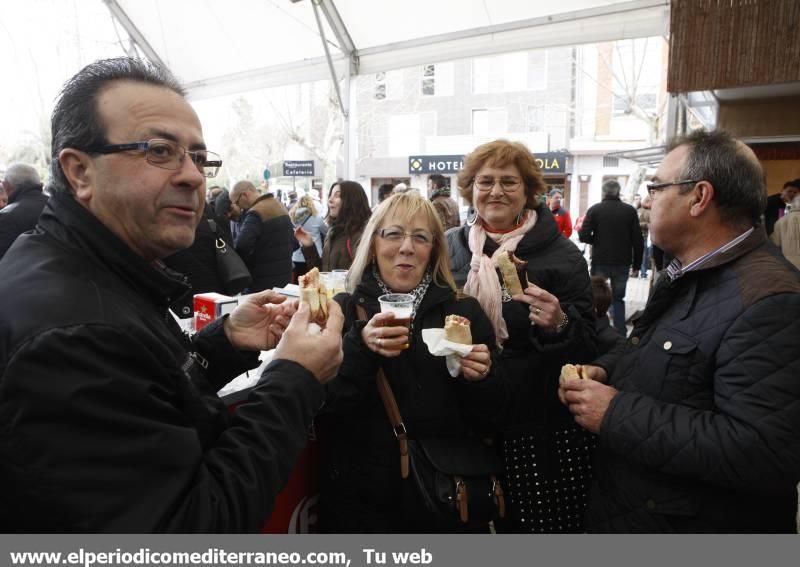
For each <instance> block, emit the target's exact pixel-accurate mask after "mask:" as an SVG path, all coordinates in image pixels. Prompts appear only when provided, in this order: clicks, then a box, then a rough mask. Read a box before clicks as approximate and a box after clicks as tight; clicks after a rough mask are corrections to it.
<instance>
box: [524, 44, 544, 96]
mask: <svg viewBox="0 0 800 567" xmlns="http://www.w3.org/2000/svg"><path fill="white" fill-rule="evenodd" d="M546 88H547V51H545V50H544V49H538V50H536V51H529V52H528V90H531V91H543V90H544V89H546Z"/></svg>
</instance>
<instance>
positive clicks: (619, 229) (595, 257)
mask: <svg viewBox="0 0 800 567" xmlns="http://www.w3.org/2000/svg"><path fill="white" fill-rule="evenodd" d="M578 238H580V241H581V242H585V243H587V244H591V245H592V265H595V266H596V265H598V264H608V265H612V266H630V267H632V268H633V269H635V270H638V269H639V267H640V266H641V265H642V254H643V252H644V239H643V238H642V229H641V227H640V226H639V215H638V214H637V213H636V209H634V208H633V207H632V206H630V205H628V204H627V203H623V202H622V201H620V200H619V197H606V198H605V199H603V201H602V202H600V203H598V204H596V205H592V206H591V207H589V210H588V211H586V216H585V217H584V218H583V225H581V229H580V230H579V231H578Z"/></svg>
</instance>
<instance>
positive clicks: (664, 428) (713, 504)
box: [559, 131, 800, 533]
mask: <svg viewBox="0 0 800 567" xmlns="http://www.w3.org/2000/svg"><path fill="white" fill-rule="evenodd" d="M649 190H650V194H651V196H652V197H653V202H652V204H651V211H650V234H651V239H652V241H653V243H654V244H655V245H657V246H660V247H661V248H663V249H664V251H665V252H667V253H669V254H670V255H671V256H673V258H674V260H673V261H672V263H670V264H669V266H668V267H667V268H666V270H664V272H663V273H662V275H661V277H660V278H659V280H658V282H657V283H656V285H655V288H654V290H653V294H652V295H651V297H650V300H649V301H648V303H647V306H646V308H645V310H644V313H643V314H642V316H641V317H640V318H639V319H638V320H637V322H636V326H635V327H634V329H633V332H632V333H631V336H630V338H629V339H628V340H627V341H620V342H619V343H617V346H616V348H615V349H614V350H613V351H612V352H611V353H609V354H607V355H604V356H601V357H600V358H598V359H597V360H596V361H595V362H593V363H592V364H591V365H584V366H583V370H584V376H585V377H586V378H590V380H573V381H569V382H567V381H565V382H563V383H562V385H561V389H560V392H559V394H560V397H561V399H562V401H563V402H564V403H566V404H567V405H568V407H569V410H570V411H571V412H572V413H573V415H574V416H575V421H576V422H577V423H578V424H579V425H581V426H582V427H584V428H585V429H587V430H589V431H591V432H593V433H597V434H598V435H599V447H598V451H597V453H596V455H595V465H596V467H595V470H594V473H595V484H594V487H593V491H592V495H591V499H590V502H589V508H588V512H587V523H586V526H587V528H588V529H589V531H593V532H645V533H653V532H690V533H700V532H704V533H709V532H710V533H723V532H739V533H741V532H758V533H775V532H785V533H791V532H796V530H797V526H796V523H795V515H796V513H797V492H796V488H795V487H796V485H797V483H798V480H800V451H799V450H798V447H800V380H799V379H798V372H799V371H800V367H798V362H797V361H798V358H797V337H798V336H800V317H798V313H800V272H798V271H797V270H796V269H794V268H793V267H792V266H791V265H790V264H789V263H788V262H786V261H785V260H784V259H783V258H782V257H781V255H780V252H779V251H778V250H777V249H776V248H775V247H774V246H773V245H772V244H771V243H769V242H768V241H767V235H766V233H765V231H764V230H762V229H761V227H760V226H759V222H760V216H761V212H762V211H763V210H764V203H765V200H766V190H765V186H764V174H763V171H762V169H761V165H760V164H759V162H758V159H757V158H756V156H755V154H754V153H753V151H752V150H751V149H750V148H748V147H747V146H745V145H744V144H743V143H741V142H740V141H737V140H735V139H734V138H732V137H731V136H730V135H729V134H726V133H725V132H720V131H716V132H704V131H697V132H694V133H692V134H690V135H689V136H687V137H685V138H680V139H678V140H676V141H675V142H673V143H672V144H671V145H670V147H669V153H668V154H667V155H666V157H665V158H664V160H663V161H662V162H661V165H660V166H659V167H658V170H657V172H656V175H655V177H654V179H653V183H652V184H651V185H650V186H649Z"/></svg>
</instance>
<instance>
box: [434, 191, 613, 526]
mask: <svg viewBox="0 0 800 567" xmlns="http://www.w3.org/2000/svg"><path fill="white" fill-rule="evenodd" d="M536 213H537V216H538V218H537V221H536V224H535V225H534V226H533V228H531V230H530V231H528V233H527V234H525V236H523V238H522V240H520V242H519V244H518V245H517V249H516V251H515V254H516V255H517V257H519V258H521V259H523V260H527V262H528V266H527V272H528V281H529V282H530V283H532V284H534V285H537V286H539V287H541V288H543V289H545V290H547V291H548V292H550V293H552V294H553V295H555V296H556V297H558V299H559V301H560V303H561V309H562V310H563V311H564V312H565V313H566V314H567V316H568V317H569V323H568V324H567V327H566V328H565V329H564V331H563V332H562V333H559V334H553V333H549V332H546V331H542V330H540V329H539V328H538V327H534V326H531V324H530V320H529V319H528V314H529V310H528V305H527V304H526V303H521V302H517V301H513V300H512V301H508V302H505V303H503V306H502V307H503V318H504V319H505V322H506V326H507V328H508V334H509V338H508V339H507V340H506V342H505V343H504V345H503V351H502V354H501V355H500V356H501V358H500V362H501V364H500V366H501V372H502V376H503V377H504V379H505V381H506V383H507V387H506V388H505V389H504V390H503V391H502V392H503V393H505V394H506V398H505V399H504V400H502V402H501V406H500V407H501V408H502V409H501V411H500V412H498V413H496V414H495V416H496V417H498V419H495V420H494V421H493V422H492V423H491V424H487V426H491V427H493V428H495V429H497V430H500V431H502V432H503V435H502V441H503V450H504V459H505V467H506V491H507V494H508V495H509V498H508V499H507V502H508V503H509V506H508V519H507V521H506V522H504V523H499V524H497V527H498V530H500V531H513V532H531V531H533V532H580V531H582V529H583V528H582V518H583V513H582V509H581V506H582V505H583V502H584V501H585V497H584V494H585V493H586V492H588V486H589V481H588V477H589V475H588V473H589V467H590V450H591V444H592V440H591V437H590V436H589V435H587V434H586V433H584V432H583V431H582V430H581V429H580V428H579V427H578V426H577V425H575V423H574V420H573V417H572V415H571V414H570V413H569V411H568V410H567V409H566V407H565V406H564V405H563V404H561V402H560V401H559V400H558V381H559V375H560V373H561V366H562V365H564V364H566V363H567V362H572V363H582V362H587V361H589V360H592V358H594V357H595V356H596V353H597V350H596V337H595V316H594V307H593V306H592V292H591V282H590V279H589V272H588V270H587V267H586V262H585V261H584V259H583V256H582V255H581V253H580V251H579V250H578V249H577V247H576V246H575V245H574V244H573V243H572V242H570V241H569V240H567V239H566V238H565V237H564V236H563V235H562V234H561V232H560V231H559V229H558V225H557V224H556V222H555V219H554V218H553V215H552V213H551V212H550V210H549V209H548V208H547V207H546V206H544V205H541V206H539V207H538V208H537V209H536ZM469 230H470V229H469V227H468V226H464V227H461V228H459V229H455V230H450V231H448V232H447V241H448V248H449V251H450V263H451V266H452V269H453V274H454V276H455V278H456V282H457V284H458V285H463V284H464V283H465V282H466V279H467V274H468V272H469V269H470V260H471V257H472V253H471V252H470V250H469ZM497 248H498V245H497V243H495V242H494V241H493V240H492V239H491V238H487V239H486V243H485V245H484V250H483V251H484V253H485V254H487V255H489V256H491V255H492V254H493V253H494V252H495V251H496V250H497ZM569 443H572V447H571V451H572V453H570V454H567V453H565V452H564V449H565V448H569Z"/></svg>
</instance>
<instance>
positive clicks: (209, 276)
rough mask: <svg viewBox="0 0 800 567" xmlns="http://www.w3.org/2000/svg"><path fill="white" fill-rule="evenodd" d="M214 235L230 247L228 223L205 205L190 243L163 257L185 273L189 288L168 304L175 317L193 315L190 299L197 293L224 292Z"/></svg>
mask: <svg viewBox="0 0 800 567" xmlns="http://www.w3.org/2000/svg"><path fill="white" fill-rule="evenodd" d="M209 220H211V221H213V222H214V224H215V228H216V234H215V233H214V231H212V230H211V225H210V224H209V223H208V221H209ZM217 236H219V238H222V240H224V241H225V243H226V244H227V245H228V246H229V250H232V249H233V241H232V239H231V229H230V223H229V222H228V221H226V220H225V219H219V218H217V217H216V216H215V215H214V213H213V212H212V211H211V206H209V205H206V206H205V209H203V220H201V221H200V224H198V225H197V230H195V232H194V242H192V245H191V246H190V247H189V248H187V249H186V250H181V251H180V252H176V253H175V254H172V255H171V256H168V257H166V258H164V263H165V264H166V265H167V266H168V267H169V268H170V269H172V270H175V271H176V272H180V273H181V274H183V275H184V276H186V278H187V279H188V283H189V285H190V286H191V288H192V289H191V290H190V291H189V293H186V294H184V295H183V296H182V297H180V298H179V299H177V300H176V301H174V302H173V303H172V305H171V306H170V308H171V309H172V310H173V311H174V312H175V313H176V314H177V315H178V317H181V318H187V317H191V316H192V315H193V312H194V307H193V299H194V294H196V293H206V292H210V291H215V292H217V293H222V294H225V285H224V284H223V282H222V279H221V278H220V275H219V271H218V270H217Z"/></svg>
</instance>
